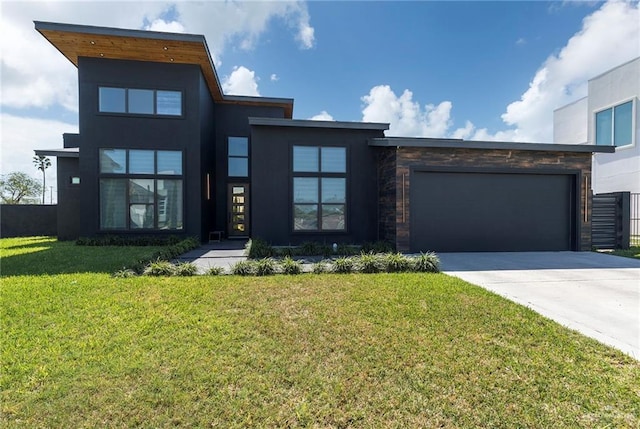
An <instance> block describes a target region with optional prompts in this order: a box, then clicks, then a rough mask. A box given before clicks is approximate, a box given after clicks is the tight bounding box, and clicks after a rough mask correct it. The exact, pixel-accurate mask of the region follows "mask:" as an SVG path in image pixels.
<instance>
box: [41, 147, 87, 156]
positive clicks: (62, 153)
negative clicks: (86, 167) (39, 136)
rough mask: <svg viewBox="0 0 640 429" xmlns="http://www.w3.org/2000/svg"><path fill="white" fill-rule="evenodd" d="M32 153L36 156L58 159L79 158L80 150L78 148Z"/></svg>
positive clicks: (43, 150)
mask: <svg viewBox="0 0 640 429" xmlns="http://www.w3.org/2000/svg"><path fill="white" fill-rule="evenodd" d="M34 152H35V153H36V155H38V156H57V157H58V158H78V157H80V148H78V147H65V148H62V149H35V150H34Z"/></svg>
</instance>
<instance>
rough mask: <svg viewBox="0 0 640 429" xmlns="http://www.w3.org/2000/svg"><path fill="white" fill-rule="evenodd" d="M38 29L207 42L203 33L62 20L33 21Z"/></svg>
mask: <svg viewBox="0 0 640 429" xmlns="http://www.w3.org/2000/svg"><path fill="white" fill-rule="evenodd" d="M33 24H34V25H35V29H36V30H37V31H39V32H40V31H64V32H69V33H85V34H96V35H101V36H119V37H135V38H142V39H156V40H174V41H176V42H202V43H204V42H205V39H204V36H203V35H201V34H187V33H165V32H162V31H148V30H128V29H124V28H113V27H100V26H95V25H78V24H64V23H60V22H47V21H33Z"/></svg>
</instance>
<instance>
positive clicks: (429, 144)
mask: <svg viewBox="0 0 640 429" xmlns="http://www.w3.org/2000/svg"><path fill="white" fill-rule="evenodd" d="M369 146H376V147H424V148H447V149H502V150H536V151H548V152H578V153H593V152H602V153H613V152H615V150H616V149H615V147H613V146H595V145H586V144H554V143H520V142H493V141H476V140H461V139H433V138H405V137H385V138H373V139H369Z"/></svg>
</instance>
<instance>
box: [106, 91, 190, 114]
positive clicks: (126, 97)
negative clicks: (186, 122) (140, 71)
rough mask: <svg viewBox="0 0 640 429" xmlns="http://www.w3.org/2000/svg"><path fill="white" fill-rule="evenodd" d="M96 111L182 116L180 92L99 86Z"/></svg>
mask: <svg viewBox="0 0 640 429" xmlns="http://www.w3.org/2000/svg"><path fill="white" fill-rule="evenodd" d="M98 111H99V112H104V113H130V114H134V115H163V116H182V92H181V91H166V90H155V89H137V88H111V87H105V86H101V87H99V88H98Z"/></svg>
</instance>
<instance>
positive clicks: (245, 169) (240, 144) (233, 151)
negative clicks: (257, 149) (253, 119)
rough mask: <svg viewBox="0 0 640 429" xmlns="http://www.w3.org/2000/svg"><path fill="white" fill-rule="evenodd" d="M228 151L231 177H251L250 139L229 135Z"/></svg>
mask: <svg viewBox="0 0 640 429" xmlns="http://www.w3.org/2000/svg"><path fill="white" fill-rule="evenodd" d="M227 151H228V164H227V166H228V167H227V168H228V175H229V177H249V139H248V138H247V137H229V139H228V141H227Z"/></svg>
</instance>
